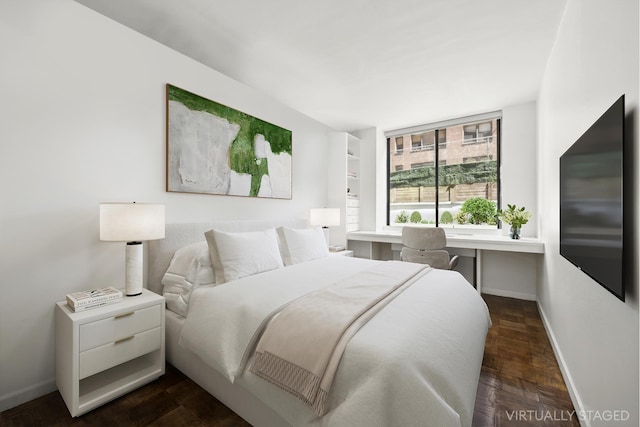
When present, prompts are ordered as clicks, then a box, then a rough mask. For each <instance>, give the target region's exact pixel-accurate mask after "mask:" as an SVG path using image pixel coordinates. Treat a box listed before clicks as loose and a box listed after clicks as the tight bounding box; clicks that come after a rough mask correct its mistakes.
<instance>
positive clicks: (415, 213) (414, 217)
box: [409, 211, 422, 224]
mask: <svg viewBox="0 0 640 427" xmlns="http://www.w3.org/2000/svg"><path fill="white" fill-rule="evenodd" d="M409 219H410V221H411V222H413V223H414V224H417V223H419V222H420V221H422V215H420V212H418V211H413V212H411V217H410V218H409Z"/></svg>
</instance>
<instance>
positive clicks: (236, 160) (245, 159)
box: [167, 85, 291, 196]
mask: <svg viewBox="0 0 640 427" xmlns="http://www.w3.org/2000/svg"><path fill="white" fill-rule="evenodd" d="M167 87H168V95H169V100H171V101H177V102H180V103H181V104H182V105H184V106H185V107H187V108H188V109H190V110H192V111H205V112H207V113H210V114H213V115H214V116H217V117H220V118H223V119H226V120H228V121H229V122H232V123H236V124H238V125H239V126H240V131H239V132H238V135H237V136H236V139H235V140H234V141H233V142H232V143H231V146H230V147H229V162H230V165H229V166H230V167H231V169H232V170H234V171H236V172H237V173H248V174H250V175H251V191H250V194H249V195H250V196H257V195H258V192H259V191H260V182H261V180H262V176H263V175H267V174H268V171H269V168H268V165H267V159H262V160H261V161H260V162H259V163H260V164H258V162H257V161H256V157H255V150H254V140H255V136H256V135H258V134H261V135H264V138H265V140H267V141H269V143H270V145H271V151H273V153H274V154H279V153H288V154H289V155H291V131H290V130H287V129H283V128H281V127H279V126H276V125H274V124H271V123H269V122H265V121H264V120H260V119H258V118H255V117H253V116H250V115H249V114H245V113H243V112H242V111H238V110H235V109H233V108H230V107H227V106H226V105H222V104H219V103H217V102H214V101H211V100H209V99H206V98H203V97H201V96H198V95H196V94H194V93H191V92H188V91H186V90H183V89H180V88H178V87H175V86H171V85H167Z"/></svg>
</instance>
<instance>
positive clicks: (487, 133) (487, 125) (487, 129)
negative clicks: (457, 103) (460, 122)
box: [463, 122, 493, 144]
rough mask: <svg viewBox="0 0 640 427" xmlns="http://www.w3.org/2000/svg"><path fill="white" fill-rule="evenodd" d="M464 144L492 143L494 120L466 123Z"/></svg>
mask: <svg viewBox="0 0 640 427" xmlns="http://www.w3.org/2000/svg"><path fill="white" fill-rule="evenodd" d="M463 129H464V141H463V143H464V144H481V143H490V142H491V138H492V136H493V126H492V122H483V123H474V124H471V125H464V126H463Z"/></svg>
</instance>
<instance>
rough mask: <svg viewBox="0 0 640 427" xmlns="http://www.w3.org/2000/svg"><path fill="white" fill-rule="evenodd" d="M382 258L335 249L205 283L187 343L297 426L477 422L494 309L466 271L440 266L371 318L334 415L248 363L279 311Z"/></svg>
mask: <svg viewBox="0 0 640 427" xmlns="http://www.w3.org/2000/svg"><path fill="white" fill-rule="evenodd" d="M378 262H380V261H371V260H363V259H357V258H348V257H327V258H321V259H316V260H313V261H309V262H306V263H303V264H296V265H293V266H290V267H286V268H283V269H278V270H273V271H269V272H265V273H261V274H258V275H255V276H250V277H245V278H242V279H240V280H236V281H233V282H229V283H227V284H225V285H222V286H217V287H212V288H206V287H200V288H198V289H197V290H196V291H194V292H193V294H192V296H191V301H190V303H189V312H188V316H187V318H186V320H185V322H184V327H183V328H182V335H181V339H180V343H181V345H183V346H184V347H186V348H187V349H189V350H190V351H192V352H193V353H195V354H196V355H198V356H199V357H200V358H201V359H202V360H203V361H204V362H205V363H206V364H208V365H209V366H211V367H212V368H214V369H216V370H217V371H219V372H220V373H222V374H223V375H224V376H225V377H226V378H227V379H228V380H229V381H231V382H236V383H238V384H239V385H241V386H242V387H244V388H247V389H248V390H250V391H251V393H253V394H254V395H256V396H257V397H258V398H259V399H260V400H262V401H263V402H265V403H266V404H267V405H268V406H269V407H271V408H273V409H274V411H275V412H277V413H278V414H280V415H281V416H282V418H284V419H285V420H287V422H289V423H290V424H291V425H294V426H301V425H318V426H347V425H348V426H390V425H402V426H411V425H416V426H426V425H427V426H428V425H433V426H438V427H445V426H470V425H471V420H472V417H473V406H474V402H475V393H476V389H477V384H478V378H479V374H480V366H481V363H482V354H483V349H484V342H485V337H486V333H487V329H488V327H489V326H490V319H489V313H488V311H487V308H486V305H485V304H484V302H483V301H482V299H481V298H480V296H479V295H478V294H477V292H476V291H475V290H474V289H473V287H472V286H471V285H469V283H468V282H466V280H465V279H464V278H463V277H462V276H460V275H459V274H458V273H456V272H450V271H443V270H432V271H431V272H429V273H428V274H426V275H425V276H424V277H423V278H421V279H420V281H419V282H418V283H416V284H414V285H413V286H411V287H410V288H408V289H407V290H405V291H404V292H403V293H402V294H400V295H399V296H398V297H397V298H396V299H395V300H393V301H392V302H391V303H390V304H389V305H387V306H386V307H385V308H384V309H382V310H381V311H380V313H378V314H377V315H376V316H375V317H374V318H373V319H371V320H370V321H369V322H368V323H367V324H366V325H364V326H363V327H362V329H361V330H360V331H359V332H358V333H357V334H356V335H355V336H354V337H353V338H352V340H351V341H350V343H349V344H348V346H347V349H346V351H345V353H344V356H343V359H342V361H341V364H340V366H339V368H338V372H337V374H336V378H335V381H334V384H333V387H332V389H331V393H330V395H329V398H328V401H327V407H328V408H329V410H328V413H327V414H326V415H325V416H324V417H321V418H318V417H316V416H315V415H314V413H313V411H312V410H311V409H310V408H309V407H307V406H305V405H304V404H303V403H302V402H299V401H298V400H296V399H295V398H294V397H292V396H290V395H288V394H287V393H285V392H283V391H281V390H279V389H277V388H276V387H274V386H273V385H271V384H269V383H268V382H267V381H264V380H262V379H260V378H258V377H256V376H255V375H253V374H251V373H249V372H248V369H245V368H246V367H247V364H248V361H249V359H250V357H251V356H252V354H253V350H254V347H255V344H256V342H257V339H258V338H259V334H260V332H261V329H262V327H263V326H264V324H265V323H266V321H265V319H268V317H269V316H270V315H271V314H272V313H273V312H274V311H276V310H277V309H278V308H279V307H281V306H283V305H284V304H286V303H287V302H289V301H290V300H292V299H294V298H297V297H299V296H302V295H304V294H306V293H308V292H311V291H313V290H316V289H319V288H322V287H325V286H328V285H330V284H332V283H334V282H336V281H339V280H341V279H343V278H345V277H348V276H350V275H352V274H354V273H355V272H358V271H362V270H365V269H368V268H370V267H371V266H372V265H374V264H375V263H378Z"/></svg>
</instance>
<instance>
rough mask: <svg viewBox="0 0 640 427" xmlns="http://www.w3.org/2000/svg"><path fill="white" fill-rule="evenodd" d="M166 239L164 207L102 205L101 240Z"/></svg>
mask: <svg viewBox="0 0 640 427" xmlns="http://www.w3.org/2000/svg"><path fill="white" fill-rule="evenodd" d="M155 239H164V205H155V204H149V203H100V240H103V241H108V242H134V241H137V242H140V241H143V240H155Z"/></svg>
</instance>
